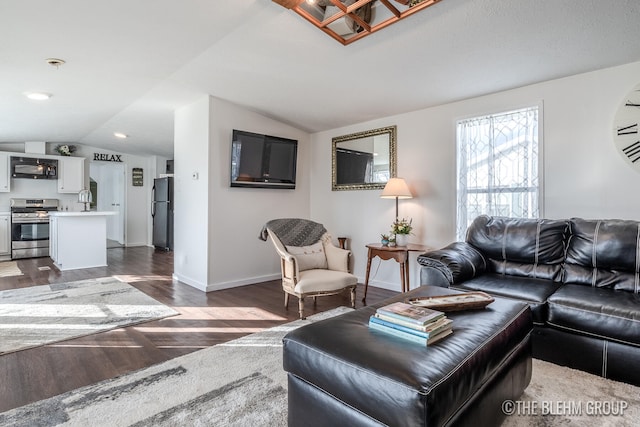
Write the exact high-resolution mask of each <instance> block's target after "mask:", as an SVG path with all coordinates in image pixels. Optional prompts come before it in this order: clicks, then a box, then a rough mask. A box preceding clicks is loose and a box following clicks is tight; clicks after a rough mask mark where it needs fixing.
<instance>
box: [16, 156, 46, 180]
mask: <svg viewBox="0 0 640 427" xmlns="http://www.w3.org/2000/svg"><path fill="white" fill-rule="evenodd" d="M11 177H12V178H27V179H58V161H57V160H56V159H42V158H37V157H18V156H11Z"/></svg>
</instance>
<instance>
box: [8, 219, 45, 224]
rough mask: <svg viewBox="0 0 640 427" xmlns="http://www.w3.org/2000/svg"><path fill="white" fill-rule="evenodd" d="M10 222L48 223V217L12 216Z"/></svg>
mask: <svg viewBox="0 0 640 427" xmlns="http://www.w3.org/2000/svg"><path fill="white" fill-rule="evenodd" d="M11 222H12V223H13V224H48V223H49V218H47V219H34V218H12V219H11Z"/></svg>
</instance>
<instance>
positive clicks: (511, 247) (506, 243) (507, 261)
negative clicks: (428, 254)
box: [467, 215, 568, 280]
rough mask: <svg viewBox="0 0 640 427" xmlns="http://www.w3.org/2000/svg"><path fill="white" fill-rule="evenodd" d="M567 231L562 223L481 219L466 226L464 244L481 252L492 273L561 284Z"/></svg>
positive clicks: (486, 217)
mask: <svg viewBox="0 0 640 427" xmlns="http://www.w3.org/2000/svg"><path fill="white" fill-rule="evenodd" d="M567 230H568V223H567V221H565V220H552V219H526V218H503V217H489V216H486V215H481V216H479V217H478V218H476V219H475V220H474V221H473V223H472V224H471V225H470V226H469V229H468V230H467V242H468V243H469V244H471V245H473V246H474V247H476V248H477V249H478V250H479V251H480V252H482V254H483V255H484V256H485V257H486V258H487V260H488V264H489V269H491V270H492V271H495V272H497V273H504V274H509V275H514V276H521V277H533V278H540V279H549V280H560V275H561V268H562V262H563V261H564V253H565V237H566V233H567Z"/></svg>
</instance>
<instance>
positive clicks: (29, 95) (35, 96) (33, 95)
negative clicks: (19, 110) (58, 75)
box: [24, 92, 51, 101]
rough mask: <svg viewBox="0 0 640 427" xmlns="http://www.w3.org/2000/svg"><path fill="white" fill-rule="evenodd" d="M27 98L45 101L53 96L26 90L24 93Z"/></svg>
mask: <svg viewBox="0 0 640 427" xmlns="http://www.w3.org/2000/svg"><path fill="white" fill-rule="evenodd" d="M24 95H25V96H26V97H27V98H29V99H33V100H36V101H44V100H46V99H49V98H51V95H50V94H48V93H43V92H26V93H25V94H24Z"/></svg>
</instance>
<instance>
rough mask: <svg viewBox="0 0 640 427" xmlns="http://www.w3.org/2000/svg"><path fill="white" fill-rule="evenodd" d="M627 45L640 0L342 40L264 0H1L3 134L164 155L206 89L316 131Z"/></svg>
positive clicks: (597, 59)
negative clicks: (37, 95)
mask: <svg viewBox="0 0 640 427" xmlns="http://www.w3.org/2000/svg"><path fill="white" fill-rule="evenodd" d="M50 57H55V58H61V59H64V60H66V61H67V63H66V64H65V65H64V66H62V67H60V68H58V69H56V68H53V67H51V66H50V65H48V64H46V62H45V59H46V58H50ZM638 60H640V1H638V0H610V1H602V0H536V1H531V0H509V1H505V0H442V1H441V2H440V3H438V4H436V5H434V6H432V7H429V8H427V9H425V10H423V11H421V12H419V13H417V14H415V15H413V16H411V17H409V18H407V19H405V20H403V21H401V22H399V23H396V24H394V25H392V26H390V27H387V28H385V29H383V30H381V31H379V32H377V33H374V34H372V35H370V36H368V37H365V38H364V39H362V40H359V41H357V42H355V43H353V44H351V45H349V46H342V45H341V44H339V43H338V42H336V41H335V40H333V39H331V38H330V37H329V36H327V35H326V34H324V33H322V32H321V31H320V30H318V29H316V28H314V27H313V26H312V25H311V24H309V23H307V22H306V21H305V20H303V19H302V18H301V17H300V16H298V15H296V14H295V13H294V12H292V11H288V10H286V9H284V8H282V7H281V6H278V5H277V4H275V3H273V2H271V1H270V0H181V1H175V0H134V1H132V0H109V1H87V0H56V1H51V0H20V1H16V0H0V142H4V143H8V142H23V141H49V142H68V143H84V144H89V145H92V146H96V147H100V148H104V149H112V150H117V151H122V152H127V153H133V154H158V155H164V156H167V157H172V153H173V110H174V109H175V108H176V107H179V106H181V105H185V104H187V103H190V102H192V101H194V100H195V99H197V97H198V96H202V95H203V94H211V95H213V96H216V97H219V98H222V99H226V100H229V101H232V102H235V103H237V104H239V105H242V106H245V107H247V108H249V109H251V110H255V111H257V112H260V113H262V114H264V115H266V116H269V117H273V118H275V119H278V120H280V121H282V122H285V123H289V124H291V125H294V126H296V127H298V128H300V129H303V130H306V131H309V132H317V131H321V130H327V129H332V128H336V127H340V126H344V125H348V124H354V123H359V122H362V121H366V120H371V119H375V118H379V117H384V116H389V115H393V114H398V113H403V112H408V111H413V110H418V109H421V108H425V107H429V106H433V105H440V104H444V103H448V102H451V101H456V100H460V99H465V98H470V97H474V96H478V95H482V94H486V93H491V92H496V91H500V90H505V89H510V88H514V87H518V86H523V85H528V84H531V83H535V82H539V81H544V80H549V79H554V78H558V77H563V76H568V75H572V74H576V73H581V72H586V71H591V70H595V69H599V68H605V67H609V66H614V65H620V64H625V63H629V62H634V61H638ZM639 80H640V76H639ZM27 91H43V92H48V93H51V94H53V97H52V98H51V99H50V100H48V101H44V102H36V101H31V100H28V99H27V98H25V97H24V96H23V92H27ZM114 131H119V132H124V133H126V134H129V135H130V138H128V139H127V140H125V141H124V142H123V141H122V140H117V139H116V138H114V136H113V132H114Z"/></svg>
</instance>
